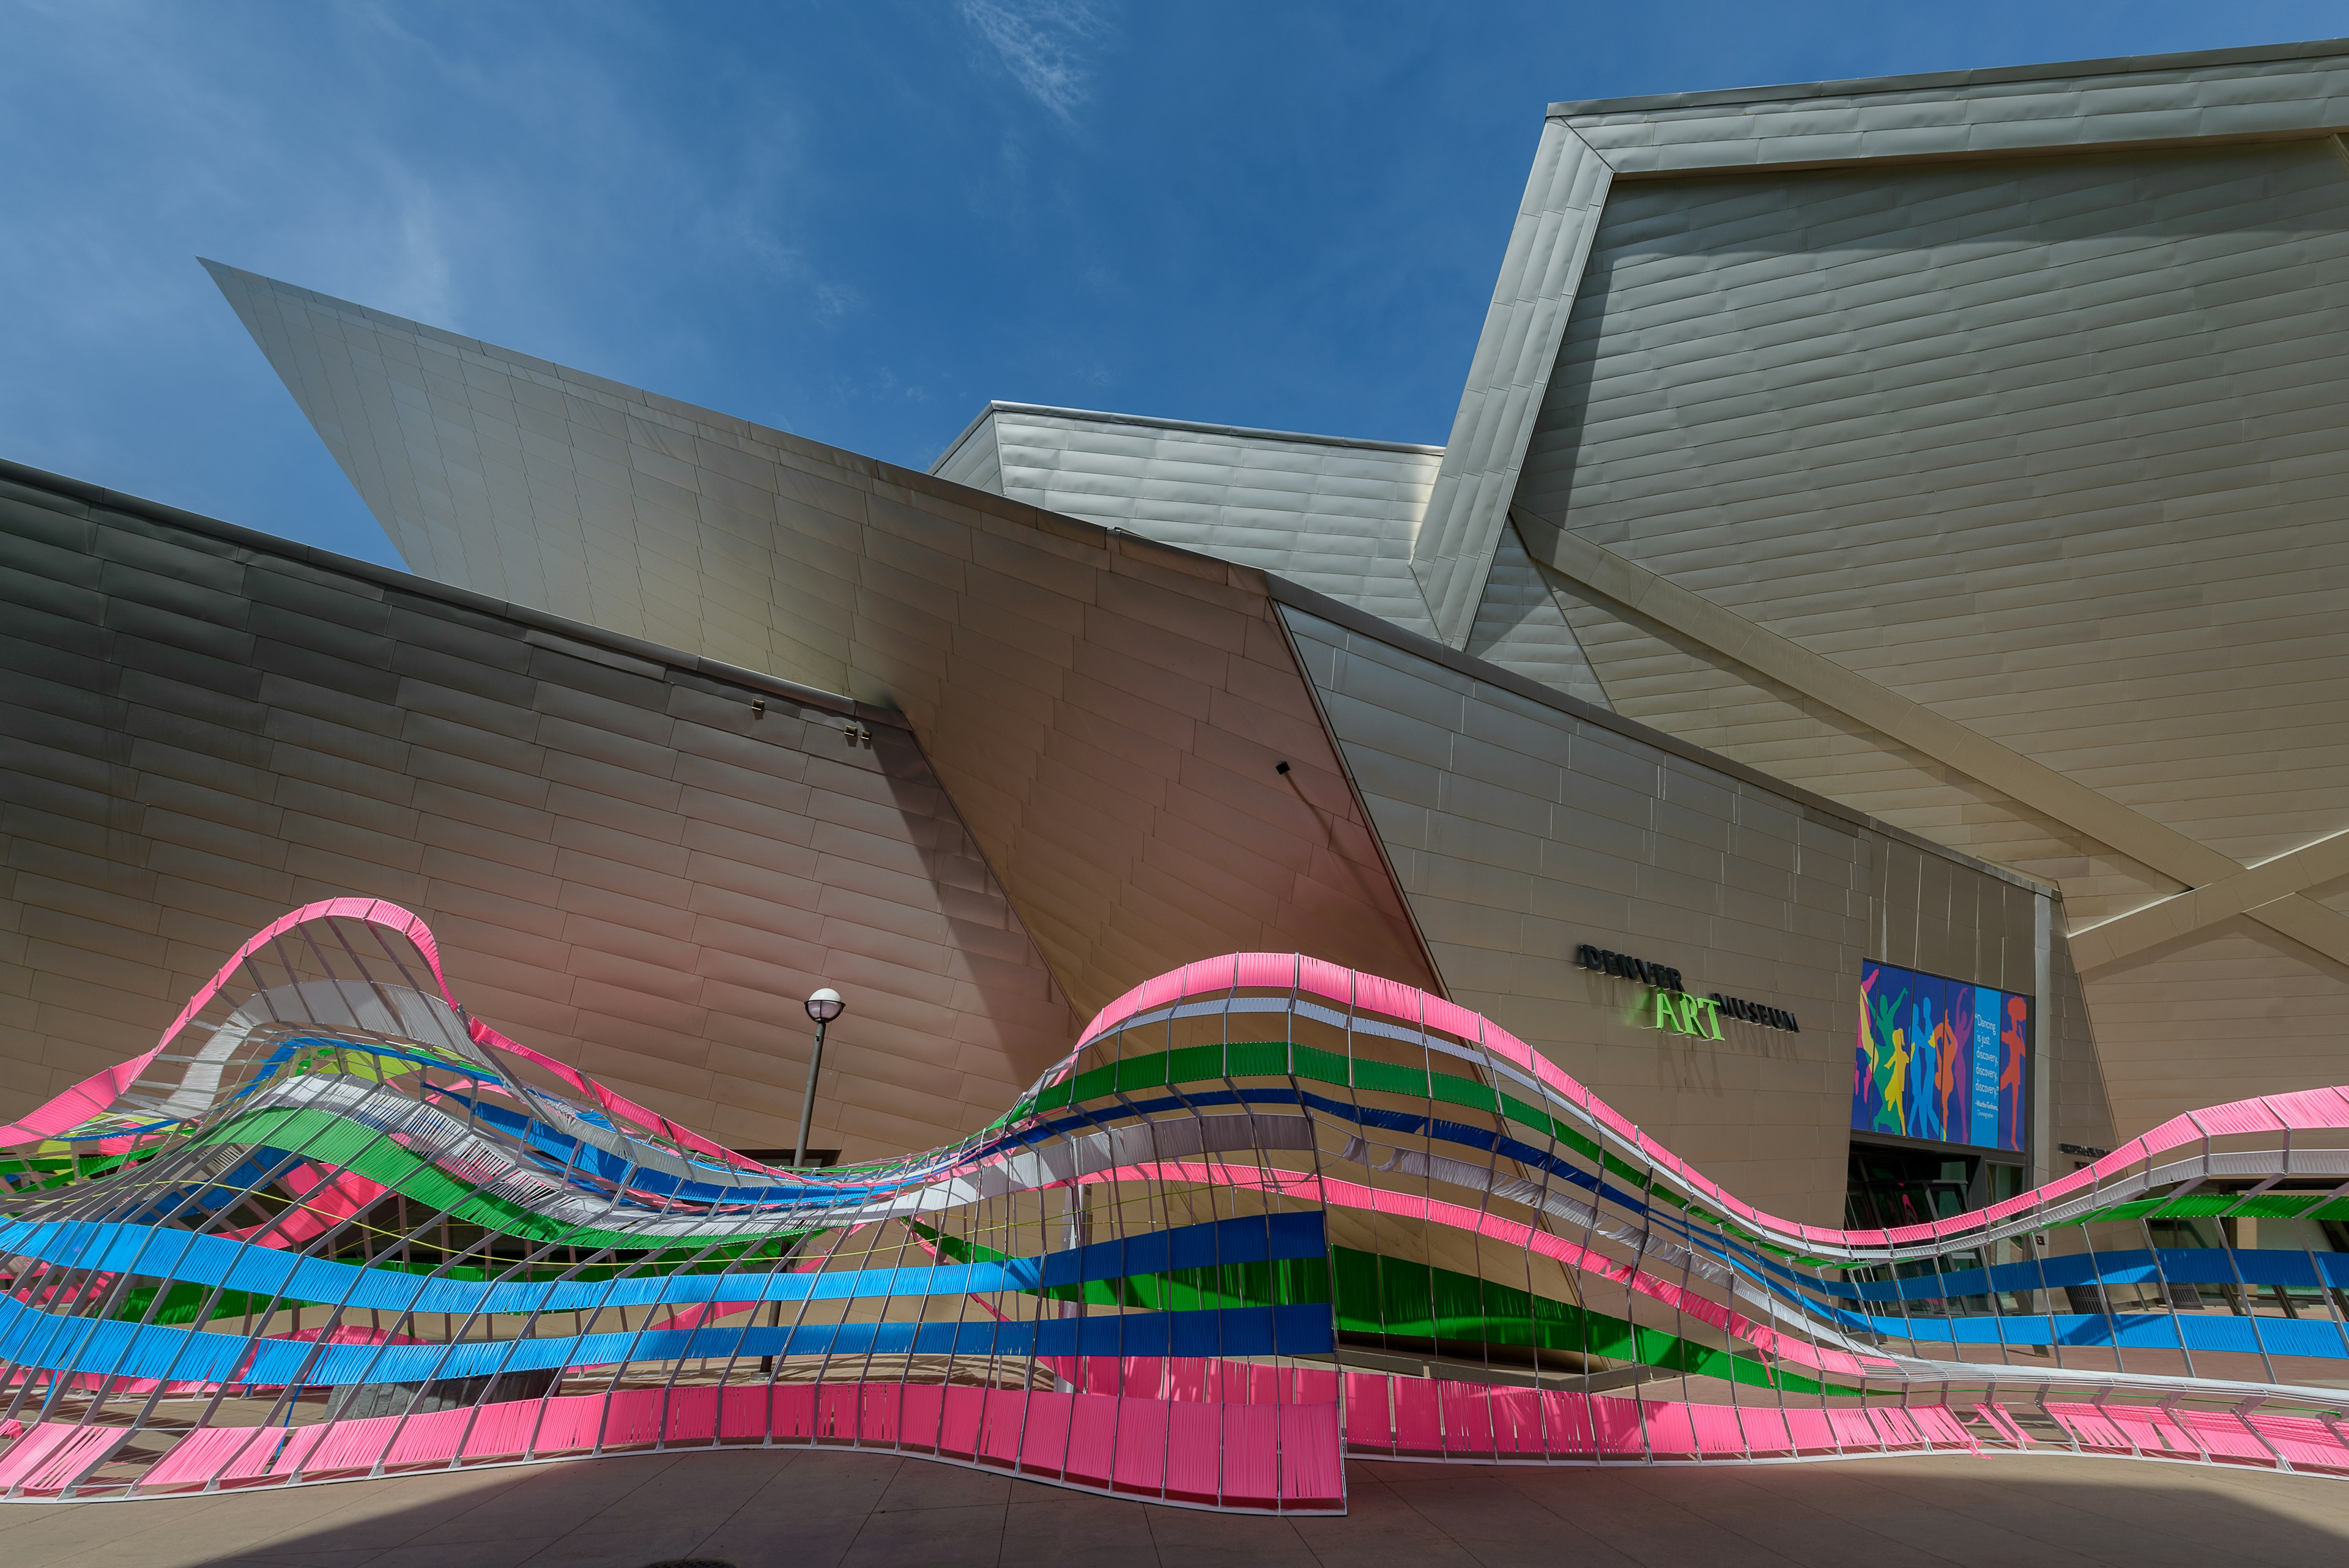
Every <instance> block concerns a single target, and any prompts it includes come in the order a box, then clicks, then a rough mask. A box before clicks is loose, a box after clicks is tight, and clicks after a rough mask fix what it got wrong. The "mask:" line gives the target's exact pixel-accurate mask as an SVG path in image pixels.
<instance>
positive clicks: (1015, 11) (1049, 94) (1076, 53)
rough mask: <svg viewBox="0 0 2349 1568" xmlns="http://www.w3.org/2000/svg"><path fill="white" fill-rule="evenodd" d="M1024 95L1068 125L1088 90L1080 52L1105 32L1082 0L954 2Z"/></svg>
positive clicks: (978, 0) (1099, 21)
mask: <svg viewBox="0 0 2349 1568" xmlns="http://www.w3.org/2000/svg"><path fill="white" fill-rule="evenodd" d="M955 8H956V9H957V10H958V11H960V12H961V13H962V19H963V20H964V21H966V22H968V23H969V24H970V26H971V27H972V29H973V30H974V31H976V32H977V33H978V36H979V37H980V38H982V39H983V40H985V41H986V43H987V44H988V47H990V48H992V49H993V50H994V51H995V53H996V56H997V57H998V58H999V59H1000V60H1001V61H1002V64H1003V68H1004V69H1006V70H1008V71H1009V72H1010V73H1011V79H1012V80H1014V81H1016V82H1018V83H1019V85H1020V87H1021V88H1023V89H1025V90H1026V92H1027V94H1028V96H1029V97H1030V98H1032V99H1035V100H1036V101H1037V102H1038V103H1040V104H1041V105H1043V106H1044V107H1045V108H1046V109H1050V110H1051V112H1052V113H1054V114H1055V115H1058V116H1059V117H1060V118H1061V119H1063V120H1066V121H1069V122H1070V123H1071V124H1073V123H1074V122H1075V119H1076V112H1077V109H1079V108H1080V107H1081V106H1082V105H1083V103H1084V101H1085V99H1086V96H1087V94H1088V92H1089V91H1090V88H1089V86H1088V83H1087V73H1086V59H1085V55H1086V50H1087V47H1088V46H1090V45H1091V44H1092V43H1093V42H1094V41H1095V40H1096V39H1098V38H1099V37H1100V36H1102V32H1103V31H1104V30H1105V29H1104V28H1103V26H1102V19H1101V17H1100V16H1099V15H1098V14H1097V13H1095V11H1094V10H1093V8H1092V6H1091V5H1087V4H1085V3H1084V0H1027V3H1026V4H1021V3H1020V0H955Z"/></svg>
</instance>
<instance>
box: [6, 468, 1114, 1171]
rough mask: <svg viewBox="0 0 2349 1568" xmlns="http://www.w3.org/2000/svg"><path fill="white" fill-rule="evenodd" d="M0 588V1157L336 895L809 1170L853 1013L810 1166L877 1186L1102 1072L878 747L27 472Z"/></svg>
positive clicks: (599, 1065)
mask: <svg viewBox="0 0 2349 1568" xmlns="http://www.w3.org/2000/svg"><path fill="white" fill-rule="evenodd" d="M0 551H5V557H0V607H5V610H0V670H5V681H0V761H5V781H6V782H5V805H0V1120H5V1119H7V1118H9V1117H12V1116H14V1115H15V1114H16V1112H17V1111H20V1110H23V1109H25V1108H27V1107H29V1106H33V1105H36V1104H37V1103H39V1102H40V1101H42V1100H45V1099H47V1097H48V1096H51V1095H53V1094H56V1093H57V1092H59V1091H60V1090H61V1089H62V1088H63V1087H65V1086H66V1085H70V1084H72V1083H75V1082H77V1081H78V1080H79V1079H81V1078H83V1077H85V1076H87V1075H88V1074H90V1073H92V1072H94V1071H96V1070H98V1069H99V1068H101V1067H104V1066H109V1065H111V1064H113V1063H115V1062H119V1061H120V1060H122V1059H123V1058H124V1057H126V1056H129V1055H131V1054H135V1053H137V1052H140V1051H142V1050H145V1049H147V1048H148V1047H150V1046H151V1045H152V1044H154V1042H155V1039H156V1037H157V1035H158V1033H160V1031H161V1030H162V1028H163V1027H164V1025H166V1024H167V1023H170V1022H171V1018H172V1016H173V1014H174V1013H175V1012H177V1011H178V1009H179V1007H180V1005H181V1002H183V1001H184V1000H185V998H186V997H187V995H188V994H189V993H190V992H192V991H193V990H194V989H195V988H196V987H197V986H198V985H200V984H201V983H202V981H204V980H206V979H207V978H209V976H210V975H211V973H212V971H213V970H214V968H215V967H217V966H218V964H219V963H220V962H221V960H222V956H223V955H224V954H226V953H228V952H230V951H232V950H234V948H235V946H236V944H237V943H238V942H239V941H240V940H243V935H245V934H249V933H250V932H251V931H252V930H254V929H255V928H256V927H258V926H259V925H262V924H265V923H266V922H267V921H269V920H271V919H275V918H276V917H277V916H278V915H281V914H283V913H284V912H285V910H286V909H290V908H293V907H295V906H296V905H299V904H302V903H305V902H307V901H310V900H313V899H318V898H334V897H340V896H344V895H353V896H360V897H367V898H388V899H392V900H394V901H396V902H398V903H399V904H402V905H404V906H406V907H407V908H409V909H412V910H414V911H415V912H417V913H418V914H419V915H423V916H424V917H425V918H426V919H429V921H430V922H431V924H432V925H433V926H434V928H435V929H437V930H438V931H439V933H440V938H441V940H442V942H443V943H444V949H443V956H444V958H445V959H446V961H447V963H448V966H449V969H450V973H451V974H452V975H453V976H459V977H461V978H462V980H463V982H464V985H465V988H466V991H467V992H468V993H469V994H470V996H471V998H472V999H473V1005H475V1006H476V1007H478V1008H479V1009H480V1010H481V1015H482V1017H483V1018H484V1019H485V1020H487V1021H488V1022H490V1023H492V1024H493V1025H495V1026H496V1027H498V1028H500V1029H502V1030H505V1031H507V1032H508V1033H512V1034H513V1035H515V1036H517V1037H519V1038H523V1039H525V1040H528V1041H529V1042H531V1043H532V1044H534V1045H536V1046H539V1047H541V1048H543V1049H545V1050H547V1051H548V1052H549V1053H551V1054H554V1055H555V1056H558V1057H560V1058H561V1059H562V1060H564V1061H565V1062H568V1063H571V1064H575V1065H577V1066H579V1067H581V1068H583V1069H585V1070H586V1071H588V1072H590V1073H593V1074H595V1075H597V1076H599V1077H601V1078H603V1079H605V1081H607V1082H609V1083H610V1084H612V1085H615V1086H616V1087H619V1088H620V1089H621V1090H622V1092H624V1093H626V1094H627V1095H630V1096H635V1097H636V1098H637V1099H638V1100H640V1101H642V1102H643V1103H645V1104H647V1105H649V1106H652V1107H653V1108H655V1109H657V1110H659V1111H661V1112H662V1113H663V1114H665V1115H667V1116H672V1117H676V1118H678V1119H680V1120H688V1121H689V1122H690V1123H692V1124H693V1125H699V1126H704V1127H710V1128H712V1129H715V1130H716V1135H717V1136H718V1137H720V1138H722V1139H725V1140H726V1141H728V1142H730V1143H731V1144H734V1145H736V1146H738V1147H759V1148H778V1147H789V1146H790V1145H791V1143H792V1139H793V1137H794V1136H795V1135H796V1131H797V1121H798V1116H799V1109H800V1099H801V1094H802V1085H804V1083H805V1078H806V1070H807V1069H806V1063H807V1050H808V1046H809V1033H810V1030H809V1025H808V1023H807V1020H806V1016H805V1014H804V1012H802V1008H801V1006H800V1002H799V1000H798V999H799V998H801V997H802V996H805V995H806V994H807V992H809V991H810V990H812V988H813V987H815V986H817V985H819V984H823V983H827V982H828V983H830V984H833V985H834V986H837V987H838V988H839V989H840V990H841V991H843V992H845V993H846V994H847V995H848V997H849V998H850V999H851V1005H850V1010H849V1012H848V1013H847V1015H846V1016H845V1017H844V1018H843V1019H842V1021H841V1022H840V1023H837V1024H836V1025H834V1026H833V1031H832V1035H831V1039H830V1041H829V1042H828V1044H827V1048H826V1051H825V1056H824V1064H825V1065H824V1074H823V1081H822V1083H821V1084H820V1085H819V1087H818V1092H817V1104H816V1114H815V1132H814V1134H813V1135H812V1141H813V1142H815V1143H816V1144H817V1145H818V1146H820V1147H838V1148H841V1149H842V1150H843V1153H844V1155H845V1156H846V1157H847V1158H864V1157H866V1156H874V1155H880V1154H884V1153H889V1152H894V1151H895V1150H898V1149H902V1148H905V1147H920V1146H921V1145H922V1144H924V1143H925V1142H926V1141H928V1140H934V1139H936V1138H939V1137H958V1136H960V1135H962V1134H964V1133H967V1132H968V1131H970V1130H972V1129H973V1128H976V1127H980V1126H983V1125H984V1124H985V1123H986V1122H987V1121H988V1119H989V1118H991V1117H992V1116H995V1115H996V1114H997V1113H998V1112H999V1110H1000V1109H1001V1108H1002V1106H1003V1105H1004V1104H1006V1103H1007V1101H1006V1097H1005V1096H1009V1095H1016V1094H1017V1093H1018V1092H1019V1090H1020V1089H1021V1088H1022V1087H1024V1086H1025V1085H1027V1084H1028V1083H1029V1081H1030V1079H1031V1078H1032V1076H1033V1075H1035V1074H1036V1073H1038V1072H1040V1071H1041V1070H1042V1068H1043V1067H1044V1066H1046V1065H1048V1064H1050V1063H1051V1062H1052V1061H1054V1060H1056V1059H1057V1058H1058V1057H1059V1056H1060V1055H1061V1054H1062V1053H1063V1052H1065V1051H1066V1050H1067V1049H1068V1048H1069V1045H1070V1044H1071V1041H1072V1040H1073V1038H1074V1032H1075V1026H1076V1023H1077V1022H1078V1021H1077V1020H1075V1019H1073V1018H1072V1017H1071V1010H1070V1008H1069V1005H1068V1003H1067V1002H1066V1001H1065V999H1064V997H1063V996H1062V994H1061V992H1060V991H1059V990H1058V988H1057V987H1056V986H1055V984H1054V983H1053V981H1052V978H1051V976H1050V973H1049V971H1047V970H1046V967H1045V965H1044V961H1043V960H1042V958H1041V956H1040V954H1039V953H1038V952H1037V950H1036V948H1035V945H1034V944H1033V943H1032V942H1031V941H1030V940H1029V938H1028V935H1027V933H1026V931H1025V930H1024V929H1022V927H1021V925H1020V922H1019V917H1018V916H1017V915H1016V914H1015V913H1014V912H1013V910H1012V909H1011V907H1010V904H1009V901H1008V900H1007V899H1006V898H1004V896H1003V892H1002V890H1001V888H999V886H998V884H997V883H996V881H995V879H994V877H992V876H991V875H990V874H989V873H988V868H987V866H986V864H985V863H984V861H983V859H982V858H981V857H980V856H979V854H978V851H977V849H976V847H975V846H974V845H973V844H972V842H971V838H970V836H969V834H968V831H967V830H966V829H965V828H964V826H963V825H962V823H961V821H960V820H959V818H957V815H956V813H955V810H954V807H953V805H951V804H950V803H949V802H948V801H947V798H946V796H945V794H944V793H943V792H942V791H941V790H940V789H939V787H938V784H937V781H936V778H935V777H934V776H933V774H932V773H931V771H930V769H929V767H928V765H927V764H926V763H925V762H924V760H923V757H922V753H921V750H920V748H919V747H918V746H917V745H916V743H915V742H914V739H913V736H912V735H911V734H910V733H909V732H906V731H905V728H904V727H903V726H902V724H899V723H896V722H893V721H892V720H891V719H890V718H889V717H888V716H887V715H885V714H881V713H878V712H875V711H873V710H871V709H869V708H867V709H862V710H860V709H858V708H856V707H855V706H854V704H851V703H849V702H847V701H844V700H841V699H827V698H824V697H823V696H822V694H819V693H813V692H798V693H794V692H792V691H791V690H790V689H788V688H785V687H783V686H781V684H780V683H777V682H772V681H764V680H760V679H759V678H758V677H755V676H750V675H748V673H747V672H743V679H727V678H725V677H724V676H723V675H722V674H713V673H712V672H710V671H709V670H705V669H702V668H698V667H697V665H696V662H695V661H694V660H692V659H689V658H687V657H685V656H682V655H673V656H671V657H670V659H669V660H668V661H667V662H663V661H661V660H660V659H658V657H657V656H658V655H659V654H660V652H661V650H659V649H645V648H643V647H641V646H640V645H639V646H637V647H636V649H635V650H633V651H630V650H629V649H628V648H627V647H626V645H624V644H622V643H620V642H618V641H616V639H610V638H609V637H608V636H606V635H605V634H603V633H599V632H596V631H595V630H593V629H591V628H571V631H570V633H564V632H562V631H558V630H554V629H551V628H553V627H554V625H555V624H556V623H553V622H551V621H548V620H546V619H545V618H536V619H528V618H518V617H517V616H515V615H513V614H509V613H501V610H502V607H499V606H496V605H494V604H492V603H489V602H487V601H483V600H481V599H478V598H476V597H474V596H471V595H464V594H458V593H453V592H451V591H450V590H448V589H445V588H441V587H438V586H437V585H433V584H429V583H422V582H417V581H414V580H412V579H409V578H406V577H405V576H403V575H402V574H398V573H390V572H384V571H382V570H380V569H379V568H377V567H373V566H367V565H365V564H363V563H359V562H350V561H344V560H341V559H340V558H339V557H335V556H325V555H323V554H321V553H318V552H313V551H308V550H305V548H304V547H302V546H300V545H290V544H286V543H285V542H283V541H274V540H269V539H267V538H265V537H264V536H262V535H253V534H249V533H246V532H245V531H243V530H241V529H232V528H229V527H227V526H226V525H224V524H212V523H210V522H209V521H207V520H204V519H200V518H193V517H190V516H187V515H186V514H172V513H171V512H169V511H168V509H163V508H155V507H151V506H147V505H144V504H140V503H135V502H130V501H128V500H127V499H126V498H121V497H113V496H109V495H108V494H107V493H104V492H99V491H96V490H94V489H92V488H91V487H88V486H81V485H75V484H72V483H68V482H62V481H57V480H54V479H52V478H50V477H49V476H46V475H40V474H37V473H36V472H33V471H31V470H24V469H17V468H15V467H14V466H13V465H11V467H10V468H9V469H8V470H7V474H6V477H5V479H0ZM648 655H649V656H652V657H647V656H648ZM759 700H763V701H765V702H766V705H767V706H766V711H765V714H764V716H763V717H758V716H754V712H753V710H752V707H751V704H752V702H753V701H759ZM858 725H862V726H863V727H864V728H865V729H867V730H869V731H870V732H871V735H872V740H871V742H869V743H865V742H861V741H851V740H849V739H847V738H845V736H844V735H843V727H844V726H845V727H848V728H851V729H854V728H855V727H856V726H858Z"/></svg>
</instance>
